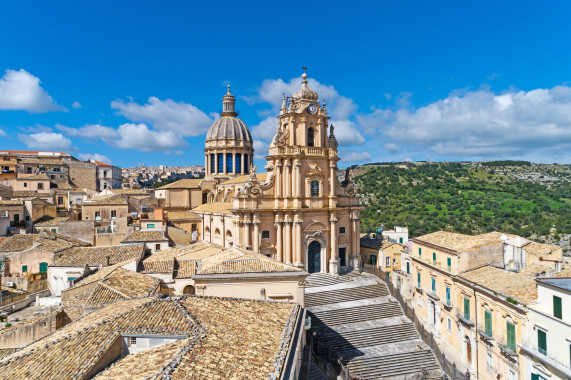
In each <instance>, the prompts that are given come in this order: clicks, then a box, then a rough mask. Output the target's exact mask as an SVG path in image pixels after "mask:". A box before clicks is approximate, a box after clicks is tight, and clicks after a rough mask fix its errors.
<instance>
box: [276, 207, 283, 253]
mask: <svg viewBox="0 0 571 380" xmlns="http://www.w3.org/2000/svg"><path fill="white" fill-rule="evenodd" d="M282 223H283V220H281V219H279V217H278V216H276V251H277V252H276V260H278V261H281V262H283V249H282V238H283V233H282Z"/></svg>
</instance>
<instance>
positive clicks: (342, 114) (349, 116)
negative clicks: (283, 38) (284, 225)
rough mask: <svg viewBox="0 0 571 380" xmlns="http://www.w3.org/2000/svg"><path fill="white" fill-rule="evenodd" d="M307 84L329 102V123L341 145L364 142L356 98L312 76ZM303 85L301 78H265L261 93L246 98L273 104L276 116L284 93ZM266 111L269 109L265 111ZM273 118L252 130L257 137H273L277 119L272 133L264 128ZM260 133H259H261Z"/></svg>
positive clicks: (249, 100) (290, 93) (292, 92)
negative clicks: (356, 122)
mask: <svg viewBox="0 0 571 380" xmlns="http://www.w3.org/2000/svg"><path fill="white" fill-rule="evenodd" d="M308 86H309V88H311V89H312V90H313V91H316V92H317V93H318V94H319V97H320V99H322V100H325V101H326V103H327V111H328V113H329V115H330V116H331V120H330V123H332V124H333V125H335V135H336V137H337V140H338V141H339V144H340V145H341V146H345V145H352V144H363V143H364V142H365V139H364V138H363V136H362V135H361V133H360V132H359V130H358V129H357V128H356V126H355V123H354V121H353V119H354V117H355V113H356V111H357V105H356V104H355V102H353V99H351V98H347V97H345V96H342V95H340V94H339V93H338V92H337V90H335V88H334V87H333V86H327V85H325V84H322V83H320V82H318V81H316V80H315V79H313V78H309V79H308ZM300 87H301V78H299V77H298V78H292V79H290V80H289V81H287V82H286V81H284V80H283V79H281V78H280V79H265V80H264V81H263V82H262V85H261V87H260V88H259V89H258V93H257V94H256V95H254V96H251V97H244V99H245V100H246V102H248V103H249V104H251V105H252V104H256V103H269V104H270V105H271V106H272V110H271V112H269V113H270V114H271V115H276V114H277V113H278V111H279V108H280V107H281V105H282V101H283V94H285V95H286V96H290V95H292V94H294V93H295V92H297V91H298V90H299V89H300ZM263 113H264V114H266V112H263ZM270 119H271V117H268V118H267V119H265V120H264V121H262V122H261V123H260V124H259V125H258V126H256V127H254V128H253V129H252V131H253V132H254V135H255V136H256V137H259V138H262V139H264V140H268V141H269V140H271V139H272V137H273V135H274V133H275V130H276V128H277V122H276V123H275V127H274V128H273V132H272V133H271V136H270V132H269V131H268V130H265V129H263V128H264V127H267V126H269V125H270V124H271V123H270V121H269V120H270ZM258 133H259V134H258Z"/></svg>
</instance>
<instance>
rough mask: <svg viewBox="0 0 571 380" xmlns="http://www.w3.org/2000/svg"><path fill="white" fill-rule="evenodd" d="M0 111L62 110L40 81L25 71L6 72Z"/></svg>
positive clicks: (0, 91)
mask: <svg viewBox="0 0 571 380" xmlns="http://www.w3.org/2000/svg"><path fill="white" fill-rule="evenodd" d="M0 110H24V111H28V112H48V111H59V110H62V108H61V107H60V106H58V105H57V104H56V103H55V102H54V100H53V99H52V97H51V96H50V95H49V94H48V93H47V92H46V91H45V90H44V89H43V88H42V87H41V86H40V79H39V78H38V77H35V76H33V75H32V74H30V73H29V72H27V71H26V70H24V69H20V70H19V71H15V70H6V74H4V76H3V77H2V78H0Z"/></svg>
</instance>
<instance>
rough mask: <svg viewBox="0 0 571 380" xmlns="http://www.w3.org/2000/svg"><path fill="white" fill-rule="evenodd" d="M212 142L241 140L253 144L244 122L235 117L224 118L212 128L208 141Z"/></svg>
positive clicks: (209, 131) (207, 135) (217, 121)
mask: <svg viewBox="0 0 571 380" xmlns="http://www.w3.org/2000/svg"><path fill="white" fill-rule="evenodd" d="M210 140H241V141H247V142H249V143H252V136H251V135H250V130H248V127H247V126H246V124H245V123H244V122H243V121H242V120H240V119H237V118H235V117H233V116H223V117H221V118H220V119H218V120H216V121H215V122H214V123H213V124H212V125H211V126H210V129H209V130H208V133H207V134H206V141H210Z"/></svg>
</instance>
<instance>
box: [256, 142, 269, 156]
mask: <svg viewBox="0 0 571 380" xmlns="http://www.w3.org/2000/svg"><path fill="white" fill-rule="evenodd" d="M269 153H270V145H269V144H268V143H267V142H265V141H261V140H254V159H256V160H263V159H265V158H266V156H267V155H268V154H269Z"/></svg>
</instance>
